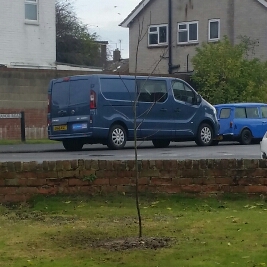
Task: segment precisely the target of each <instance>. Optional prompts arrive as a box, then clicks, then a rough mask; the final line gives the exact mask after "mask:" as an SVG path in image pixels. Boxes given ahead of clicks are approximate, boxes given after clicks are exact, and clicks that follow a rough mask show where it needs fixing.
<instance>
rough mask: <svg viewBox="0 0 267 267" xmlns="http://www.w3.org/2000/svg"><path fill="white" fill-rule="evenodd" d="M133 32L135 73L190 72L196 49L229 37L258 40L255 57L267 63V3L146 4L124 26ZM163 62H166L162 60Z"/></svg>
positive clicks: (158, 0) (201, 0) (189, 0)
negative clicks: (136, 58)
mask: <svg viewBox="0 0 267 267" xmlns="http://www.w3.org/2000/svg"><path fill="white" fill-rule="evenodd" d="M120 26H122V27H125V28H129V72H130V73H134V70H135V55H136V47H137V40H138V36H139V32H141V33H142V35H143V37H144V38H142V40H141V42H140V44H139V52H138V66H137V72H138V73H151V72H153V73H156V74H172V73H177V72H190V71H192V70H193V66H192V63H191V59H192V57H193V56H194V55H195V49H196V47H197V46H200V45H201V44H202V43H203V42H217V41H219V40H221V39H222V38H223V36H228V38H229V39H230V40H231V42H232V43H233V44H236V43H238V42H239V41H240V39H239V37H240V36H247V37H249V38H251V39H252V40H257V41H258V46H256V47H255V57H257V58H260V59H262V60H267V0H168V1H167V0H165V1H163V0H143V1H141V2H140V3H139V5H138V6H136V8H135V9H134V10H133V11H132V12H131V13H130V14H129V15H128V16H127V18H125V19H124V21H122V22H121V24H120ZM159 59H161V60H159Z"/></svg>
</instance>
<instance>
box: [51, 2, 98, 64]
mask: <svg viewBox="0 0 267 267" xmlns="http://www.w3.org/2000/svg"><path fill="white" fill-rule="evenodd" d="M96 39H97V35H96V33H92V34H91V33H89V30H88V26H87V25H86V24H83V23H82V22H81V21H80V20H79V19H78V18H77V15H76V13H75V11H74V8H73V5H72V3H71V2H70V1H69V0H57V1H56V46H57V49H56V53H57V62H62V63H70V64H78V65H91V66H92V65H95V66H97V65H99V62H100V49H99V45H98V44H97V42H96Z"/></svg>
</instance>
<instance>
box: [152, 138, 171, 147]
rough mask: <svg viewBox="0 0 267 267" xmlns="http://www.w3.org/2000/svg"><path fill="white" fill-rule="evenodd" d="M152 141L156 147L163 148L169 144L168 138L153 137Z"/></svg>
mask: <svg viewBox="0 0 267 267" xmlns="http://www.w3.org/2000/svg"><path fill="white" fill-rule="evenodd" d="M152 143H153V145H154V147H156V148H164V147H168V146H169V144H170V140H160V139H153V140H152Z"/></svg>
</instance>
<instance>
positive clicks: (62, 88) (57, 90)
mask: <svg viewBox="0 0 267 267" xmlns="http://www.w3.org/2000/svg"><path fill="white" fill-rule="evenodd" d="M68 104H69V83H68V82H55V83H54V84H53V87H52V105H53V106H57V107H58V108H60V107H65V106H67V105H68Z"/></svg>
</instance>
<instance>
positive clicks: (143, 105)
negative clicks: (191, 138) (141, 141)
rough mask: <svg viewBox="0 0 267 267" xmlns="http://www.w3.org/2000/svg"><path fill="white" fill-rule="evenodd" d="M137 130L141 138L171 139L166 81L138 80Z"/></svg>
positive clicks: (171, 125)
mask: <svg viewBox="0 0 267 267" xmlns="http://www.w3.org/2000/svg"><path fill="white" fill-rule="evenodd" d="M137 87H138V112H137V121H138V123H139V124H138V129H141V136H140V137H142V138H148V139H154V138H171V137H172V136H173V132H174V127H173V121H172V118H171V116H170V112H171V107H170V106H169V104H168V103H169V102H168V101H169V100H168V92H167V83H166V80H154V79H153V80H152V79H146V80H138V81H137Z"/></svg>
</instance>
